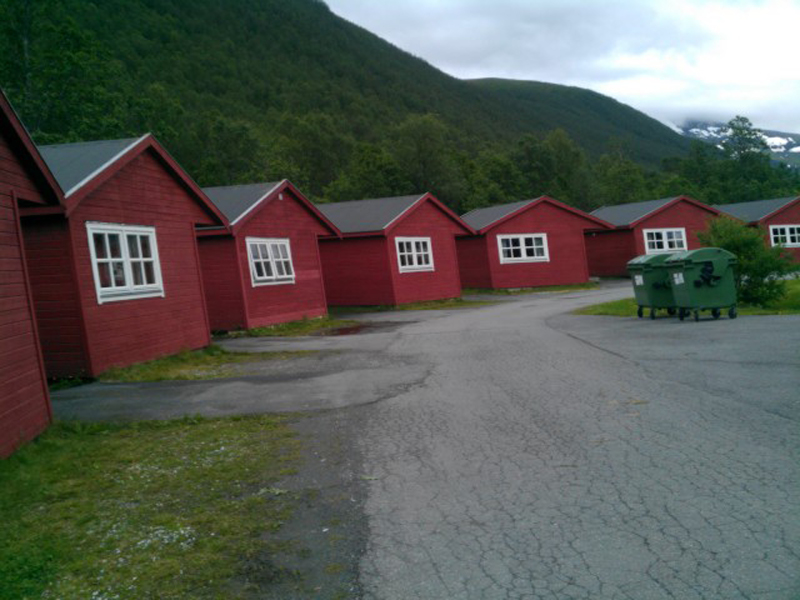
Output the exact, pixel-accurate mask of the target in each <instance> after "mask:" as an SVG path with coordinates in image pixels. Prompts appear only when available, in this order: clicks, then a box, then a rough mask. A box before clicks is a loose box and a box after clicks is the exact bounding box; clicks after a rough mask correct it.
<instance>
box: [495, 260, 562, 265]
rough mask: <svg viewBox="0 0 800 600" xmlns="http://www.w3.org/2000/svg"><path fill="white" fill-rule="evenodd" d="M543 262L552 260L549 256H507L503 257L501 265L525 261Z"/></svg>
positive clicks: (523, 262)
mask: <svg viewBox="0 0 800 600" xmlns="http://www.w3.org/2000/svg"><path fill="white" fill-rule="evenodd" d="M542 262H550V259H549V258H510V259H509V258H507V259H505V260H503V259H501V260H500V264H501V265H518V264H525V263H542Z"/></svg>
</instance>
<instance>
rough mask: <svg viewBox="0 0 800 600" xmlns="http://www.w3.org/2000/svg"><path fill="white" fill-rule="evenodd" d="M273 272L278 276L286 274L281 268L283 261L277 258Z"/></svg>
mask: <svg viewBox="0 0 800 600" xmlns="http://www.w3.org/2000/svg"><path fill="white" fill-rule="evenodd" d="M275 272H276V273H277V274H278V277H283V276H284V275H286V271H285V270H284V268H283V261H280V260H279V261H277V262H276V263H275Z"/></svg>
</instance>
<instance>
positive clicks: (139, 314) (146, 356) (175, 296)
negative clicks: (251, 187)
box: [27, 150, 213, 375]
mask: <svg viewBox="0 0 800 600" xmlns="http://www.w3.org/2000/svg"><path fill="white" fill-rule="evenodd" d="M28 221H29V223H28V226H27V229H28V230H29V231H30V232H33V230H34V229H36V228H37V227H38V223H39V222H40V221H38V220H37V219H34V218H31V219H28ZM87 221H97V222H103V223H122V224H128V225H145V226H151V227H155V230H156V241H157V244H158V253H159V258H160V264H161V276H162V279H163V282H164V291H165V297H164V298H142V299H138V300H123V301H118V302H108V303H106V304H102V305H101V304H98V302H97V294H96V291H95V284H94V278H93V274H92V266H91V259H90V254H89V244H88V236H87V232H86V222H87ZM194 223H200V224H213V223H212V222H211V221H210V219H209V217H208V216H207V214H206V213H205V212H204V211H203V210H202V209H201V208H200V206H199V205H198V204H197V202H196V201H195V200H194V199H193V198H192V196H191V195H190V194H189V193H188V192H187V191H186V189H185V188H184V187H183V186H182V185H180V184H179V183H178V181H177V180H176V179H175V178H174V177H173V176H172V175H171V174H170V173H169V172H168V171H167V170H166V169H165V168H164V167H163V166H162V163H161V162H160V161H159V160H158V159H157V158H156V156H155V155H154V154H153V153H152V152H151V151H149V150H148V151H146V152H144V153H142V154H141V155H139V156H138V157H136V158H135V159H133V160H132V161H131V162H130V163H129V164H127V165H126V166H125V167H123V168H122V169H121V170H120V171H118V172H117V173H116V174H115V175H114V176H113V177H111V178H110V179H108V180H107V181H106V182H105V183H103V184H102V185H101V186H100V187H98V188H97V189H96V190H94V191H92V193H91V194H89V195H88V196H87V197H86V198H84V200H83V201H82V202H81V203H80V204H79V205H78V207H77V208H76V209H75V212H74V213H73V214H72V215H71V216H70V218H69V220H68V222H67V228H68V231H69V238H68V239H69V241H70V242H71V245H72V252H73V265H74V273H75V280H74V283H75V286H76V287H77V293H78V298H79V303H80V306H81V308H82V311H83V319H84V324H85V325H84V327H85V336H84V338H83V344H84V346H85V348H86V352H87V355H88V360H87V364H86V366H85V369H84V372H85V373H86V374H88V375H97V374H99V373H102V372H103V371H105V370H107V369H109V368H111V367H114V366H125V365H129V364H132V363H136V362H141V361H146V360H151V359H153V358H157V357H159V356H165V355H168V354H173V353H175V352H178V351H180V350H183V349H190V348H200V347H202V346H205V345H207V344H208V343H209V341H210V336H209V331H208V327H207V325H206V323H207V321H206V308H205V298H204V297H203V293H202V288H201V276H200V267H199V264H198V259H197V252H196V245H195V244H196V240H195V232H194V229H193V224H194ZM51 245H52V247H53V249H54V250H60V251H61V252H62V253H63V254H64V255H68V254H69V251H70V249H69V247H68V245H67V244H66V242H65V240H63V239H62V240H59V239H56V240H52V241H51ZM55 270H59V271H60V272H63V273H66V270H65V269H61V265H58V266H57V267H55V268H53V269H51V272H53V271H55ZM32 283H34V285H35V287H34V299H35V301H36V304H37V312H38V313H39V314H40V315H42V314H43V313H44V312H47V311H46V310H45V309H44V308H43V297H44V294H43V292H41V291H38V290H39V288H38V286H36V284H35V283H36V282H32ZM39 283H40V284H41V282H39ZM64 293H65V294H68V293H69V287H68V286H66V285H65V286H64ZM40 296H41V297H42V302H40ZM47 316H52V314H51V313H48V315H47ZM39 322H40V325H41V327H40V329H41V330H42V340H43V345H44V349H45V353H46V355H47V354H48V353H50V354H51V355H52V354H53V353H54V352H55V350H56V348H57V345H56V346H54V345H51V342H47V341H46V340H48V339H49V338H48V335H50V336H52V337H57V334H56V333H53V332H52V331H51V333H50V334H48V333H47V325H48V324H52V321H50V322H48V320H47V318H40V320H39ZM71 374H72V375H74V374H79V373H59V375H71Z"/></svg>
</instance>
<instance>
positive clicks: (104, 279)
mask: <svg viewBox="0 0 800 600" xmlns="http://www.w3.org/2000/svg"><path fill="white" fill-rule="evenodd" d="M97 273H98V274H99V276H100V287H101V288H110V287H111V265H109V264H108V263H99V264H98V265H97Z"/></svg>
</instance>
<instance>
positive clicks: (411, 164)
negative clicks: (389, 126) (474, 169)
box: [390, 113, 465, 208]
mask: <svg viewBox="0 0 800 600" xmlns="http://www.w3.org/2000/svg"><path fill="white" fill-rule="evenodd" d="M453 147H454V143H453V140H452V132H451V131H450V129H449V128H448V126H447V125H446V124H445V123H444V122H443V121H442V120H441V119H440V118H439V117H437V116H436V115H433V114H430V113H428V114H422V115H411V116H409V117H408V118H407V119H405V120H404V121H403V122H402V123H400V124H399V125H398V126H397V128H396V129H395V130H394V132H393V134H392V137H391V143H390V148H391V150H392V153H393V155H394V157H395V159H396V161H397V164H398V165H399V166H400V168H401V170H402V172H403V174H404V175H405V177H407V178H408V180H409V182H410V183H411V185H412V186H413V187H414V190H415V192H426V191H427V192H431V193H433V194H434V195H436V196H437V197H438V198H439V199H440V200H442V201H443V202H445V203H447V204H449V205H450V206H451V207H454V208H456V207H458V206H459V204H460V203H461V199H462V198H463V195H464V193H465V185H464V180H463V178H462V176H461V174H460V173H459V170H458V168H457V163H456V159H455V153H454V151H453Z"/></svg>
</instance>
